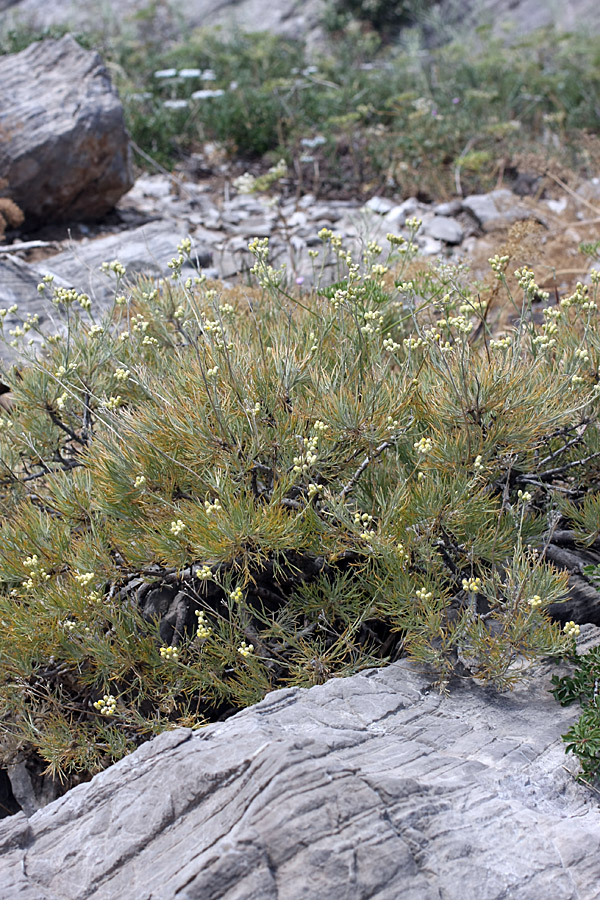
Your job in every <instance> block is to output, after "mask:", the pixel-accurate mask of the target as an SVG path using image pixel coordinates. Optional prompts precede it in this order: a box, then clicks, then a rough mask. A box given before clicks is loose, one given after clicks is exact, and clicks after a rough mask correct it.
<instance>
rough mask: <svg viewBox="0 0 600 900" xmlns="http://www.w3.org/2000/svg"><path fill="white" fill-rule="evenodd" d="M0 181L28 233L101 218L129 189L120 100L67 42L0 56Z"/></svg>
mask: <svg viewBox="0 0 600 900" xmlns="http://www.w3.org/2000/svg"><path fill="white" fill-rule="evenodd" d="M0 178H4V179H6V180H7V181H8V186H9V187H8V193H9V196H10V197H11V198H12V199H13V200H14V201H15V202H16V203H17V204H18V205H19V206H20V207H21V209H22V210H23V212H24V213H25V225H26V227H27V228H29V229H30V228H31V227H33V226H35V225H39V224H46V223H48V222H58V221H65V220H67V219H68V220H70V221H74V220H81V219H94V218H99V217H101V216H103V215H105V214H106V213H107V212H108V211H109V210H110V209H112V207H113V206H114V205H115V203H116V202H117V200H118V199H119V197H121V195H122V194H124V193H125V192H126V191H127V190H129V188H130V187H131V185H132V184H133V171H132V166H131V159H130V152H129V139H128V136H127V132H126V130H125V122H124V118H123V108H122V106H121V101H120V100H119V97H118V95H117V93H116V91H115V90H114V88H113V86H112V84H111V82H110V78H109V76H108V73H107V71H106V69H105V67H104V65H103V63H102V60H101V59H100V57H99V55H98V54H97V53H95V52H92V51H89V50H84V49H83V48H82V47H80V46H79V44H78V43H77V42H76V41H75V40H74V39H73V38H72V37H71V36H70V35H65V37H63V38H61V39H60V40H46V41H39V42H37V43H34V44H31V45H30V46H29V47H27V49H26V50H23V51H21V52H20V53H15V54H10V55H8V56H4V57H0Z"/></svg>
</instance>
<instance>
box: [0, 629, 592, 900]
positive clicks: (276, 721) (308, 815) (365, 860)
mask: <svg viewBox="0 0 600 900" xmlns="http://www.w3.org/2000/svg"><path fill="white" fill-rule="evenodd" d="M598 636H599V629H597V628H595V626H591V625H589V626H586V628H585V629H582V635H581V638H580V643H581V641H583V642H584V643H585V641H587V642H588V644H589V643H593V642H595V641H597V640H598ZM549 672H550V669H549V667H546V666H543V665H540V666H536V667H534V668H532V669H530V670H529V673H528V674H527V675H526V678H525V680H524V682H522V683H521V684H520V685H519V686H518V687H517V688H516V689H515V690H514V691H513V692H512V693H506V694H496V693H494V692H492V691H487V690H485V689H482V688H481V687H479V686H477V685H476V684H473V683H472V682H471V681H465V682H464V683H457V684H454V685H452V687H451V691H450V693H449V695H447V696H445V695H444V694H441V693H440V692H439V690H437V688H436V687H435V686H434V685H432V684H431V682H430V680H429V679H428V678H427V676H426V675H424V674H422V673H421V672H419V671H418V670H417V669H416V668H414V667H413V666H412V665H410V664H408V663H406V662H404V663H397V664H394V665H392V666H390V667H388V668H386V669H378V670H370V671H365V672H362V673H360V674H358V675H355V676H353V677H352V678H348V679H335V680H332V681H329V682H327V683H326V684H324V685H322V686H318V687H314V688H312V689H310V690H302V689H289V690H282V691H276V692H274V693H272V694H270V695H268V696H267V697H266V698H265V700H263V701H262V702H261V703H259V704H258V705H256V706H254V707H252V708H250V709H247V710H244V711H243V712H241V713H239V714H237V715H235V716H233V717H232V718H230V719H229V720H227V721H225V722H221V723H217V724H214V725H211V726H209V727H208V728H206V729H204V730H202V731H196V732H192V731H190V730H185V729H178V730H175V731H172V732H167V733H165V734H163V735H161V736H160V737H158V738H156V739H154V740H153V741H151V742H149V743H147V744H145V745H144V746H142V747H141V748H140V749H139V750H138V751H136V752H135V753H133V754H132V755H131V756H129V757H127V758H125V759H123V760H122V761H121V762H119V763H118V764H117V765H115V766H113V767H112V768H110V769H108V770H106V771H105V772H103V773H101V774H99V775H97V776H96V777H95V778H94V779H93V780H92V781H91V782H90V783H88V784H84V785H80V786H78V787H76V788H74V789H73V790H72V791H70V792H69V793H68V794H66V795H65V796H64V797H62V798H60V799H58V800H56V801H54V802H53V803H50V804H49V805H48V806H46V807H45V808H44V809H42V810H40V811H38V812H36V813H35V814H34V815H33V816H32V817H31V818H30V819H27V817H26V816H25V815H24V813H18V814H16V815H13V816H12V817H10V818H8V819H5V820H4V821H3V822H2V823H1V824H0V896H1V897H6V898H9V897H11V898H12V897H19V898H20V900H59V898H60V900H83V898H90V900H114V898H115V897H119V900H140V898H142V897H143V898H144V900H171V898H178V900H241V898H243V900H276V898H277V900H305V898H306V897H315V898H316V897H328V898H330V900H356V898H365V900H366V898H371V900H397V898H398V897H402V898H403V900H442V898H444V900H501V898H506V897H518V898H519V900H540V898H542V897H544V898H546V897H552V900H576V898H577V900H597V898H598V896H599V891H598V885H599V884H600V808H599V805H598V798H597V796H596V795H595V794H592V793H591V792H590V791H589V790H588V789H587V788H585V787H584V786H581V785H579V784H577V783H576V782H575V780H574V778H573V776H572V775H571V774H570V773H569V772H568V771H566V769H565V767H564V764H565V757H564V749H563V745H562V742H561V740H560V735H561V733H563V732H564V731H565V730H566V729H567V728H568V727H569V726H570V725H571V723H572V722H573V721H574V720H575V719H576V718H577V716H578V714H579V711H578V710H577V709H571V708H566V709H563V708H561V707H559V706H558V705H557V704H556V702H555V701H554V699H553V697H552V696H551V695H550V694H549V692H548V688H549V686H550V681H549ZM571 765H572V766H573V763H571Z"/></svg>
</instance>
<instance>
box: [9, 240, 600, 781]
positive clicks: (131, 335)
mask: <svg viewBox="0 0 600 900" xmlns="http://www.w3.org/2000/svg"><path fill="white" fill-rule="evenodd" d="M414 227H417V223H414ZM321 237H322V241H323V248H322V251H321V252H322V253H323V254H328V253H329V254H333V256H334V257H337V259H338V261H339V265H340V271H339V279H338V281H337V283H336V284H334V285H333V286H331V287H329V288H322V289H321V288H319V287H317V288H315V289H314V290H313V291H309V292H306V293H304V294H299V293H297V292H296V289H295V288H294V289H293V290H292V288H290V287H289V286H288V285H287V284H286V281H285V273H284V272H282V271H276V270H274V269H273V268H272V267H271V266H270V264H269V259H268V244H267V242H266V241H258V240H256V241H254V242H252V245H251V246H252V249H253V252H254V254H255V256H256V265H255V267H254V274H255V276H256V278H257V279H258V282H259V287H258V288H243V287H237V288H235V289H231V290H224V289H222V288H221V287H219V286H218V285H211V284H207V283H205V281H204V280H203V278H202V277H199V278H198V279H196V280H191V279H190V280H188V281H186V282H185V283H184V282H183V281H182V280H181V278H178V273H179V271H180V268H181V264H182V263H183V261H184V258H185V257H186V255H187V254H188V252H189V250H190V245H189V242H184V243H183V244H182V245H181V247H180V252H179V255H178V256H177V257H176V258H175V259H174V260H173V263H172V267H173V270H174V271H173V274H174V279H173V280H172V281H170V282H166V283H156V284H154V283H150V282H147V283H142V284H140V285H138V286H137V287H135V288H133V289H131V290H129V289H127V285H126V284H125V283H124V282H123V280H122V279H123V271H122V268H121V267H120V266H119V265H118V263H112V264H111V265H110V266H108V267H107V268H108V269H109V270H111V271H112V272H113V273H114V275H115V278H116V279H117V284H116V289H115V297H116V301H115V305H114V307H113V309H112V311H111V312H110V314H109V315H108V316H106V317H104V318H102V319H100V320H99V321H96V320H95V319H94V318H93V306H92V308H91V310H90V309H89V298H87V297H86V296H85V295H77V294H76V292H75V293H73V292H67V291H64V290H62V289H60V288H57V289H53V287H52V285H51V283H50V282H49V281H48V282H47V283H46V285H45V287H42V288H41V290H42V291H45V292H46V293H48V294H49V295H51V296H52V297H53V299H54V302H55V303H56V304H57V306H58V307H59V308H62V309H65V308H66V309H68V312H69V332H68V336H67V337H65V336H61V335H55V336H48V337H47V338H46V343H45V348H44V353H43V355H41V356H39V357H38V358H32V359H31V361H30V364H29V365H28V366H21V367H20V368H19V370H18V372H17V371H16V370H13V371H11V372H7V373H6V375H5V376H4V378H5V379H6V380H8V382H9V383H10V385H11V388H12V391H13V394H14V398H15V404H14V408H13V410H12V411H11V412H10V414H5V415H2V417H1V418H0V462H1V465H2V477H1V480H0V490H1V493H2V514H1V515H2V518H1V525H0V586H1V587H0V589H1V593H0V620H1V622H2V629H1V630H0V657H1V659H2V668H1V672H0V715H1V717H2V721H3V730H4V738H3V755H4V758H5V759H6V760H12V759H15V757H16V756H17V755H18V754H19V753H31V752H36V753H38V754H39V755H40V756H41V757H42V758H43V759H44V760H45V761H46V762H47V763H48V766H49V768H50V770H52V771H53V772H55V773H58V774H60V775H61V776H72V775H73V773H80V774H81V773H83V774H84V775H86V774H89V773H93V772H94V771H97V770H98V769H100V768H102V767H104V766H106V765H107V764H109V763H110V762H111V761H113V760H115V759H117V758H119V757H120V756H122V755H123V754H124V753H127V752H129V751H130V750H131V749H133V748H134V747H135V746H137V745H138V744H139V743H140V742H141V741H143V740H145V739H147V738H148V737H150V736H152V735H153V734H156V733H157V732H160V731H162V730H164V729H166V728H172V727H174V726H176V725H182V724H183V725H191V726H192V727H199V726H201V725H202V724H203V723H205V722H207V721H210V720H211V719H212V718H215V717H218V716H221V715H223V714H225V713H228V712H230V711H232V710H234V709H236V708H241V707H243V706H245V705H247V704H249V703H252V702H255V701H256V700H258V699H260V698H261V697H262V696H263V695H264V694H265V692H266V691H268V690H270V689H272V688H275V687H277V686H279V685H285V684H300V685H311V684H315V683H319V682H320V681H322V680H324V679H325V678H327V677H330V676H332V675H343V674H349V673H351V672H355V671H357V670H359V669H360V668H362V667H364V666H369V665H374V664H380V663H382V662H384V661H386V660H389V659H395V658H397V657H398V656H400V655H403V654H408V655H410V656H411V657H412V658H414V659H416V660H418V661H420V662H421V663H423V664H426V665H428V666H430V667H431V668H432V669H433V671H434V672H435V673H436V675H435V677H436V678H437V679H438V680H440V681H441V683H446V682H447V681H448V680H449V679H450V678H451V677H452V676H453V675H455V674H462V675H463V676H465V677H466V676H468V677H475V678H479V679H482V680H483V681H486V682H491V683H493V684H496V685H497V686H500V687H502V686H506V685H509V684H510V683H511V682H512V681H513V680H514V679H515V678H517V677H518V676H519V665H518V663H519V660H523V659H524V658H526V657H536V656H539V655H540V654H541V655H544V654H559V653H561V652H563V651H564V650H565V649H568V648H569V647H570V646H571V643H572V641H571V638H570V637H568V635H564V634H562V633H561V631H560V628H559V626H558V625H555V624H552V623H551V622H550V620H549V618H548V616H547V615H546V613H545V608H546V607H547V606H548V604H550V603H552V602H555V601H556V600H559V599H560V598H561V597H564V596H565V592H566V575H565V574H564V573H559V572H557V571H556V570H555V569H554V568H553V567H552V566H550V565H548V564H547V563H546V562H545V561H544V559H543V556H542V555H541V554H540V553H539V548H540V547H542V546H543V542H544V535H545V533H546V531H547V528H548V524H549V516H551V514H552V513H553V511H554V510H555V508H556V501H555V496H556V494H555V491H559V492H560V491H562V492H564V491H566V492H567V494H568V495H569V496H571V497H572V498H576V497H581V496H582V494H584V493H585V492H586V491H587V490H588V488H587V469H586V466H585V465H580V464H579V461H580V460H581V459H583V458H586V457H587V456H590V453H591V456H592V458H593V456H594V451H596V455H597V445H598V433H597V424H596V409H597V400H596V398H597V391H596V374H595V373H596V372H597V368H598V359H599V357H600V343H599V336H598V327H597V312H596V307H595V293H596V287H594V288H593V292H592V293H589V292H588V290H587V289H586V288H583V287H578V289H577V291H576V292H575V293H574V294H573V295H572V297H570V298H565V302H564V303H563V305H562V306H561V307H558V308H553V309H551V310H550V313H549V314H548V316H547V317H546V320H545V324H544V325H543V326H542V327H539V326H536V325H535V324H534V323H533V322H532V321H531V320H530V318H529V312H530V306H531V299H532V297H538V296H539V293H540V292H539V288H538V287H537V285H536V284H535V281H534V278H533V273H531V272H529V271H528V270H525V269H522V270H520V271H519V283H520V285H521V287H520V296H519V297H511V298H510V299H511V301H512V302H513V303H514V304H515V305H516V307H517V308H518V309H519V310H520V311H521V318H520V321H519V323H518V324H517V326H516V328H515V329H514V330H513V331H512V332H511V333H509V334H508V335H506V337H505V338H503V339H500V338H498V336H496V337H494V336H493V335H492V333H491V330H490V323H491V318H490V316H487V315H486V314H485V310H484V308H483V306H482V303H481V300H480V299H479V294H478V293H477V292H475V291H473V290H471V288H470V286H469V282H468V278H467V276H466V274H465V273H463V272H461V271H460V270H456V269H454V268H452V267H447V266H441V267H440V268H439V269H437V270H436V271H433V272H429V273H427V274H426V275H424V276H421V275H419V273H418V271H415V274H414V275H413V278H412V279H411V280H407V274H406V273H407V271H408V270H407V269H406V266H407V265H408V263H409V261H410V257H411V253H412V245H411V244H410V242H409V243H407V242H406V241H405V240H404V239H402V238H395V237H393V236H391V240H390V243H389V252H387V253H383V251H382V249H381V248H380V247H378V246H377V245H376V244H375V243H370V244H369V245H368V247H367V250H366V255H365V258H364V259H363V260H353V259H351V258H350V257H349V255H348V253H347V251H346V250H345V249H344V248H343V247H342V246H341V243H340V241H339V239H337V238H336V237H335V236H333V235H332V234H331V232H328V231H327V230H326V229H325V230H323V232H322V233H321ZM493 265H494V268H495V270H496V273H497V276H498V278H499V280H500V282H501V284H502V285H504V287H505V289H506V290H507V291H508V287H507V285H506V282H505V281H504V275H503V267H504V266H505V265H506V260H498V259H496V260H495V261H494V263H493ZM319 266H320V260H319V259H315V271H316V272H318V269H319ZM392 273H395V274H394V275H393V274H392ZM36 329H37V324H36V323H35V321H30V322H29V323H27V325H26V326H25V330H26V332H29V331H35V330H36ZM27 337H28V335H26V336H25V341H26V340H27ZM6 338H7V339H8V340H11V339H12V340H15V341H18V339H19V335H18V334H17V335H15V336H13V335H10V334H7V335H6ZM582 348H584V350H585V353H583V354H582V353H581V350H582ZM552 473H554V474H552ZM556 473H558V474H556ZM593 483H594V479H593V477H592V478H591V479H590V484H592V485H593ZM591 490H592V488H590V491H591Z"/></svg>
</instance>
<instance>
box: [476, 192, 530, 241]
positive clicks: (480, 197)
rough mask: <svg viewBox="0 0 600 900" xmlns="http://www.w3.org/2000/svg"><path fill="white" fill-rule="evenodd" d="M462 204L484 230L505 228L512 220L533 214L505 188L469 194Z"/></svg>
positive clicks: (527, 217) (525, 217)
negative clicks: (486, 192) (487, 192)
mask: <svg viewBox="0 0 600 900" xmlns="http://www.w3.org/2000/svg"><path fill="white" fill-rule="evenodd" d="M462 204H463V209H466V210H468V211H469V212H470V213H471V214H472V215H473V216H474V217H475V218H476V219H477V221H478V222H479V224H480V225H481V227H482V228H483V230H484V231H497V230H499V229H502V228H507V227H508V226H509V225H511V224H512V223H513V222H517V221H519V220H520V219H529V218H531V216H532V215H533V213H532V211H531V210H530V209H529V208H528V207H526V206H524V205H523V204H522V203H520V202H519V198H518V197H516V196H515V194H513V193H512V191H509V190H507V189H506V188H499V189H498V190H496V191H490V193H489V194H471V195H470V196H469V197H465V198H464V200H463V202H462ZM538 218H539V217H538Z"/></svg>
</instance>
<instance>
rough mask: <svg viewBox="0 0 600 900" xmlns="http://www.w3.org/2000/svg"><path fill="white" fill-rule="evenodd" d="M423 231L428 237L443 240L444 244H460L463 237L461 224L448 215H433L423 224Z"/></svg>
mask: <svg viewBox="0 0 600 900" xmlns="http://www.w3.org/2000/svg"><path fill="white" fill-rule="evenodd" d="M423 231H424V232H425V234H427V235H429V237H432V238H435V239H436V240H438V241H444V243H446V244H460V242H461V241H462V239H463V237H464V231H463V229H462V227H461V225H460V224H459V223H458V222H457V221H456V220H455V219H451V218H449V217H448V216H434V217H433V219H430V220H429V222H425V223H424V224H423Z"/></svg>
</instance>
